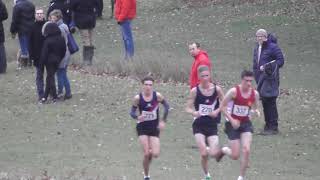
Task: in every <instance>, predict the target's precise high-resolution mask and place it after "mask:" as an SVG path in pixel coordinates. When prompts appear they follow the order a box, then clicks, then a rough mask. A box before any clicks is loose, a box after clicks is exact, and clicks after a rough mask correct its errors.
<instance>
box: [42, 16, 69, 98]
mask: <svg viewBox="0 0 320 180" xmlns="http://www.w3.org/2000/svg"><path fill="white" fill-rule="evenodd" d="M42 34H43V36H44V37H45V40H44V43H43V47H42V51H41V57H40V67H45V68H46V71H47V77H46V87H45V91H44V96H43V98H42V100H41V101H42V102H43V103H44V102H46V101H47V99H48V96H49V94H50V95H51V96H52V99H53V102H55V101H56V99H57V92H56V84H55V79H54V75H55V73H56V72H57V69H58V67H59V64H60V62H61V61H62V59H63V58H64V56H65V54H66V43H65V40H64V38H63V37H62V36H61V31H60V29H59V27H58V25H57V24H55V23H52V22H47V23H46V24H45V25H44V26H43V28H42Z"/></svg>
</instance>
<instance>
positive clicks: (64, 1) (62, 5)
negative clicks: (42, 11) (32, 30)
mask: <svg viewBox="0 0 320 180" xmlns="http://www.w3.org/2000/svg"><path fill="white" fill-rule="evenodd" d="M55 9H59V10H60V11H61V12H62V15H63V22H64V23H65V24H66V25H69V24H70V22H71V12H70V0H52V1H50V6H49V9H48V11H47V19H49V18H48V17H49V14H50V13H51V12H52V11H53V10H55Z"/></svg>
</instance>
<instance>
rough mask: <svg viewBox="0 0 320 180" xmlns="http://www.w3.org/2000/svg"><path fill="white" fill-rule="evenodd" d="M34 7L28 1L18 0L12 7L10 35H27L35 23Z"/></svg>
mask: <svg viewBox="0 0 320 180" xmlns="http://www.w3.org/2000/svg"><path fill="white" fill-rule="evenodd" d="M34 14H35V7H34V5H33V3H32V2H30V1H28V0H18V1H17V3H16V5H15V6H14V7H13V12H12V22H11V27H10V32H11V33H19V34H29V33H30V31H31V28H32V26H33V23H34V21H35V17H34Z"/></svg>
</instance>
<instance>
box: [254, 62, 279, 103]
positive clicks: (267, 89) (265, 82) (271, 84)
mask: <svg viewBox="0 0 320 180" xmlns="http://www.w3.org/2000/svg"><path fill="white" fill-rule="evenodd" d="M278 73H279V70H278V64H277V63H275V62H274V63H269V64H268V65H266V67H265V69H264V71H263V72H262V73H261V75H260V77H259V81H258V87H257V90H258V92H259V94H260V96H261V97H277V96H279V79H278V77H279V74H278Z"/></svg>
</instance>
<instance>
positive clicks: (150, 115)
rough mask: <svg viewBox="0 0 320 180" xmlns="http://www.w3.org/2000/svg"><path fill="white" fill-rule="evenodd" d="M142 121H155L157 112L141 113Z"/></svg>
mask: <svg viewBox="0 0 320 180" xmlns="http://www.w3.org/2000/svg"><path fill="white" fill-rule="evenodd" d="M142 116H143V119H144V121H153V120H156V119H157V111H156V110H154V111H151V112H150V111H142Z"/></svg>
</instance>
